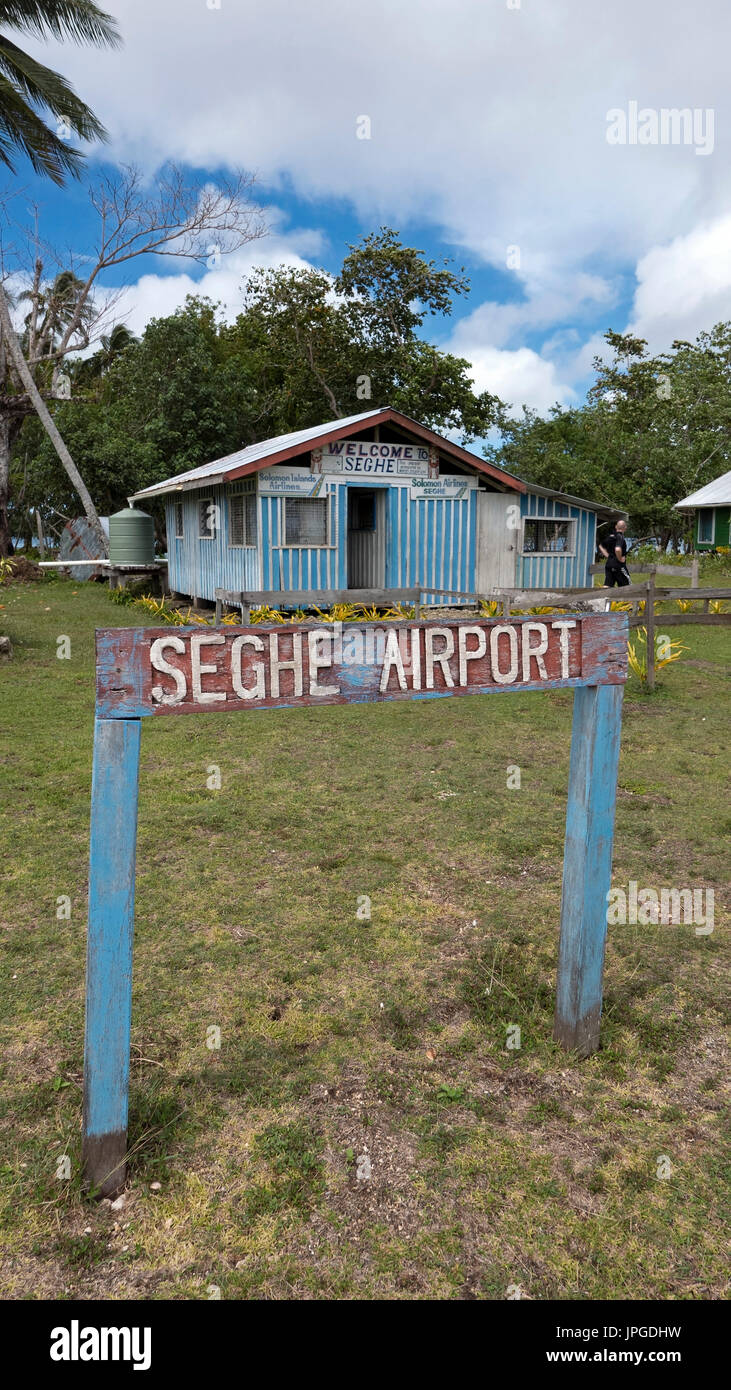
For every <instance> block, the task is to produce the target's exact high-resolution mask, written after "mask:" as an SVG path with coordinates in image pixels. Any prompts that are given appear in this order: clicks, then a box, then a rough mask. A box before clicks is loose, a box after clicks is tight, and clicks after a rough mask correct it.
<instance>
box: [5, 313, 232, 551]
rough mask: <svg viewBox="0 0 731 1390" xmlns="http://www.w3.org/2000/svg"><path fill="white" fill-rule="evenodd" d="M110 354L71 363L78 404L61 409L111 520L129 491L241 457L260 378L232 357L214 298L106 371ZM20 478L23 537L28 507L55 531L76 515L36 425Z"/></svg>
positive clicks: (146, 338)
mask: <svg viewBox="0 0 731 1390" xmlns="http://www.w3.org/2000/svg"><path fill="white" fill-rule="evenodd" d="M114 336H115V335H111V337H114ZM128 337H129V335H128V333H126V334H125V339H128ZM117 338H118V340H119V341H122V340H123V339H122V336H121V335H117ZM107 355H108V354H107V352H106V351H105V350H104V349H103V348H102V349H100V351H99V352H98V353H95V354H94V356H93V357H91V358H87V359H84V360H79V361H77V362H76V363H73V364H71V365H70V367H69V371H70V374H71V386H72V392H71V399H70V400H68V401H63V402H59V404H58V406H57V407H56V418H57V421H58V424H59V427H60V429H61V432H62V434H63V437H64V439H65V440H66V441H67V443H68V445H69V447H70V449H71V452H72V454H73V456H74V458H75V459H76V461H77V464H78V466H79V470H80V472H81V473H82V474H83V477H84V479H85V481H86V483H87V485H88V487H89V488H90V490H91V491H92V492H93V495H94V498H95V500H96V503H97V506H98V508H99V510H100V511H101V512H102V514H104V513H107V514H108V513H110V512H114V511H117V510H118V509H119V508H120V507H123V506H125V505H126V499H127V497H128V496H129V495H130V493H132V492H136V491H138V490H139V489H140V488H143V487H146V486H147V485H148V484H152V483H155V482H159V481H160V480H161V479H162V478H166V477H170V476H171V475H172V474H175V473H181V472H184V471H185V470H186V469H188V468H192V467H194V466H195V465H196V464H198V463H201V462H204V461H206V460H207V459H210V458H215V457H218V456H220V455H222V454H226V453H230V452H233V450H234V449H236V448H239V447H240V445H241V441H242V438H243V437H244V436H246V435H248V434H249V433H250V431H251V415H252V410H253V408H254V407H253V402H254V400H255V395H256V389H255V385H254V383H253V380H252V376H251V372H250V371H249V370H248V368H247V366H246V364H245V363H244V362H242V361H241V360H240V359H239V358H238V357H235V356H233V355H232V354H231V352H230V345H229V343H228V341H227V338H226V335H225V331H224V330H223V328H222V325H221V324H220V322H219V316H218V313H217V308H216V306H215V305H213V304H211V303H210V302H209V301H208V300H205V299H199V298H195V297H193V296H189V297H188V299H187V300H186V302H185V304H184V306H183V307H182V308H181V309H179V310H177V312H176V313H175V314H171V315H169V316H167V317H166V318H162V319H152V320H150V322H149V323H148V325H147V327H146V329H145V331H144V334H143V335H142V338H141V339H140V340H139V342H138V341H136V340H132V341H131V342H130V341H128V340H127V341H126V345H125V346H124V347H123V349H122V350H121V351H120V352H119V353H118V354H117V356H116V358H115V359H114V360H113V361H112V362H110V363H109V365H108V366H104V370H103V371H102V372H100V371H99V370H98V365H99V360H101V361H102V363H104V362H105V361H106V358H107ZM11 480H12V492H13V495H14V496H17V497H18V499H19V501H20V500H21V499H22V506H20V507H19V508H18V510H17V513H16V511H15V509H14V510H13V512H12V516H13V525H14V528H15V533H16V534H21V532H22V527H23V524H24V517H25V515H26V513H27V508H28V507H33V508H36V507H37V508H39V509H40V510H41V513H42V515H43V521H44V527H45V528H46V529H47V530H49V531H50V530H52V527H53V516H54V514H56V515H58V514H61V515H64V516H68V515H69V514H70V511H71V509H72V508H73V504H74V490H73V488H72V487H71V485H70V483H69V480H68V478H67V476H66V474H65V473H64V472H63V471H62V470H61V469H59V467H58V460H57V458H56V455H55V451H54V449H53V448H52V446H51V445H50V443H49V441H48V440H47V439H46V438H45V436H44V433H43V431H42V430H41V429H39V428H38V425H37V422H36V421H35V420H33V419H31V420H29V421H28V422H27V424H26V426H25V427H24V430H23V434H22V437H21V440H20V443H19V446H18V447H17V448H16V450H15V454H14V459H13V466H12V470H11Z"/></svg>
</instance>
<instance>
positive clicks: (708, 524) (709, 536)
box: [698, 507, 716, 545]
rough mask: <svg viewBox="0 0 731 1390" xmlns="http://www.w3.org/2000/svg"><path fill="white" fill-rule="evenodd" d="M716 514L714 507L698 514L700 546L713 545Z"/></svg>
mask: <svg viewBox="0 0 731 1390" xmlns="http://www.w3.org/2000/svg"><path fill="white" fill-rule="evenodd" d="M715 516H716V513H715V511H714V510H713V507H708V508H707V509H705V508H704V509H703V510H702V511H699V512H698V543H699V545H712V544H713V534H714V526H713V522H714V520H715Z"/></svg>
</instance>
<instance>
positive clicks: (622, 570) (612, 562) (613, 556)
mask: <svg viewBox="0 0 731 1390" xmlns="http://www.w3.org/2000/svg"><path fill="white" fill-rule="evenodd" d="M626 530H627V522H626V521H622V520H621V519H620V520H619V521H617V522H615V524H614V527H613V529H612V530H611V531H610V533H609V535H608V536H607V538H606V540H604V541H603V542H602V543H601V544H600V546H599V549H600V551H601V553H602V555H604V556H606V561H607V563H606V565H605V566H604V588H605V589H613V588H614V586H615V584H617V585H618V586H619V588H620V589H623V588H625V586H626V585H627V584H631V583H632V580H631V579H630V574H629V570H628V569H627V566H626V564H625V556H626V554H627V542H626V540H625V538H624V533H625V531H626Z"/></svg>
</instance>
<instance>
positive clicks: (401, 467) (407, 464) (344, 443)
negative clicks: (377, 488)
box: [320, 439, 430, 478]
mask: <svg viewBox="0 0 731 1390" xmlns="http://www.w3.org/2000/svg"><path fill="white" fill-rule="evenodd" d="M320 452H321V454H322V458H321V463H320V467H321V468H322V472H323V473H351V474H358V475H364V476H367V477H386V478H398V477H402V478H409V477H413V476H418V475H419V474H420V473H423V475H424V477H426V476H427V474H428V472H429V464H430V458H429V449H428V448H424V446H423V445H421V444H381V443H379V442H377V441H374V440H371V439H337V440H334V441H333V442H331V443H330V444H324V445H323V447H322V450H321V451H320Z"/></svg>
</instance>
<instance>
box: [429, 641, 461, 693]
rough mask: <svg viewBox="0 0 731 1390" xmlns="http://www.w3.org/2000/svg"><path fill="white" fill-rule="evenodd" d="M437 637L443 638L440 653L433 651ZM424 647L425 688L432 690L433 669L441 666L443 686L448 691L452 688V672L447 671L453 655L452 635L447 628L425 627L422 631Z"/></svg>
mask: <svg viewBox="0 0 731 1390" xmlns="http://www.w3.org/2000/svg"><path fill="white" fill-rule="evenodd" d="M437 637H443V638H444V648H443V650H442V651H441V652H435V651H434V640H435V638H437ZM424 645H425V647H426V688H427V690H433V689H434V667H435V666H441V668H442V675H443V677H444V684H445V685H446V686H449V687H450V689H451V688H452V687H453V686H454V680H453V679H452V672H451V671H450V669H449V658H450V656H452V655H453V654H454V633H452V632H450V630H449V628H448V627H427V628H425V629H424Z"/></svg>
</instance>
